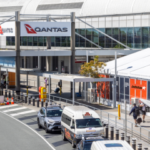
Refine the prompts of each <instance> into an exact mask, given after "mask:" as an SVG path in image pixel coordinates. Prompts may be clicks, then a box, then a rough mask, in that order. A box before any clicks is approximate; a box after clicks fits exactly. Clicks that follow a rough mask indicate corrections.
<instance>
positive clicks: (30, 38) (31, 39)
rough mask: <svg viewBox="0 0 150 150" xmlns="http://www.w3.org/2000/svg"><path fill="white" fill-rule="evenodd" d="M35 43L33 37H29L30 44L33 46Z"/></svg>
mask: <svg viewBox="0 0 150 150" xmlns="http://www.w3.org/2000/svg"><path fill="white" fill-rule="evenodd" d="M32 45H33V37H31V36H30V37H28V46H32Z"/></svg>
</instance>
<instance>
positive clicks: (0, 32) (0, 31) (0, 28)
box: [0, 26, 3, 34]
mask: <svg viewBox="0 0 150 150" xmlns="http://www.w3.org/2000/svg"><path fill="white" fill-rule="evenodd" d="M0 34H3V30H2V27H1V26H0Z"/></svg>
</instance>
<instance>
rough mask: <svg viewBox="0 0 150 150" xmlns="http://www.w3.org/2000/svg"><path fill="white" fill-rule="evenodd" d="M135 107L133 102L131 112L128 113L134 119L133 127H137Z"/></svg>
mask: <svg viewBox="0 0 150 150" xmlns="http://www.w3.org/2000/svg"><path fill="white" fill-rule="evenodd" d="M136 108H137V107H136V104H133V108H132V109H131V112H130V113H129V115H131V114H133V119H134V121H135V127H137V122H136V119H137V114H136V113H135V109H136Z"/></svg>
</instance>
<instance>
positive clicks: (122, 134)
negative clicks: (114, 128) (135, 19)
mask: <svg viewBox="0 0 150 150" xmlns="http://www.w3.org/2000/svg"><path fill="white" fill-rule="evenodd" d="M121 140H123V141H124V133H121Z"/></svg>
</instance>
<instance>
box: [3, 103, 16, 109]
mask: <svg viewBox="0 0 150 150" xmlns="http://www.w3.org/2000/svg"><path fill="white" fill-rule="evenodd" d="M15 106H18V104H14V105H7V106H1V107H0V109H3V108H9V107H15Z"/></svg>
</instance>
